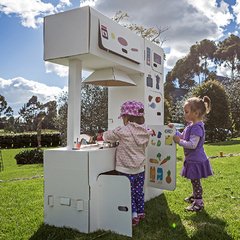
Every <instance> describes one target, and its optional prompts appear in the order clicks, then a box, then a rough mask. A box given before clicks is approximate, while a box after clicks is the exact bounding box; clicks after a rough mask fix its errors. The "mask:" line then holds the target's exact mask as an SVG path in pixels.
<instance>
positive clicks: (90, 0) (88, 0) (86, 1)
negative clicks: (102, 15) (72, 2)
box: [80, 0, 96, 7]
mask: <svg viewBox="0 0 240 240" xmlns="http://www.w3.org/2000/svg"><path fill="white" fill-rule="evenodd" d="M95 2H96V0H83V1H80V7H84V6H91V7H94V6H95Z"/></svg>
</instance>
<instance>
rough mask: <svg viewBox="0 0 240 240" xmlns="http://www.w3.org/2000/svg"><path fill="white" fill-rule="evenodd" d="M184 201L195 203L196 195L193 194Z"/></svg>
mask: <svg viewBox="0 0 240 240" xmlns="http://www.w3.org/2000/svg"><path fill="white" fill-rule="evenodd" d="M184 202H187V203H193V202H194V196H193V195H191V196H189V197H187V198H185V199H184Z"/></svg>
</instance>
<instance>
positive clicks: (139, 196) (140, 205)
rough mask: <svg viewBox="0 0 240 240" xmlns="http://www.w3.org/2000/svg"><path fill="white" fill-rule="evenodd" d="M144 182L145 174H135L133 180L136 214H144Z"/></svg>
mask: <svg viewBox="0 0 240 240" xmlns="http://www.w3.org/2000/svg"><path fill="white" fill-rule="evenodd" d="M144 180H145V173H144V172H141V173H139V174H137V177H136V179H135V190H136V191H135V202H136V208H137V213H138V214H140V215H141V214H144V190H143V187H144Z"/></svg>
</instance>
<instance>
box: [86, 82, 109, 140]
mask: <svg viewBox="0 0 240 240" xmlns="http://www.w3.org/2000/svg"><path fill="white" fill-rule="evenodd" d="M81 94H82V109H81V124H82V126H81V132H85V133H89V134H92V135H94V134H96V133H97V131H98V129H99V128H103V129H106V128H107V126H108V122H107V116H108V92H107V88H105V87H100V86H94V85H92V84H84V85H83V88H82V92H81Z"/></svg>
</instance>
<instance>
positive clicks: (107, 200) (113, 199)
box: [97, 175, 132, 237]
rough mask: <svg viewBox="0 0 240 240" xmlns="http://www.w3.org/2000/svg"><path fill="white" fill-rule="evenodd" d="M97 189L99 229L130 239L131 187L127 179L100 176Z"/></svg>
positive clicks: (117, 176) (116, 176)
mask: <svg viewBox="0 0 240 240" xmlns="http://www.w3.org/2000/svg"><path fill="white" fill-rule="evenodd" d="M97 187H98V191H97V192H98V203H99V207H98V225H99V229H104V230H111V231H114V232H117V233H119V234H122V235H126V236H129V237H131V236H132V208H131V187H130V182H129V180H128V178H127V177H125V176H119V175H100V176H99V178H98V181H97Z"/></svg>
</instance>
